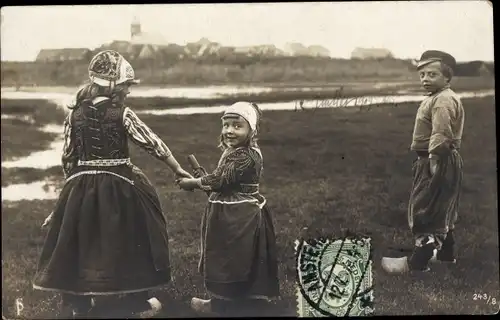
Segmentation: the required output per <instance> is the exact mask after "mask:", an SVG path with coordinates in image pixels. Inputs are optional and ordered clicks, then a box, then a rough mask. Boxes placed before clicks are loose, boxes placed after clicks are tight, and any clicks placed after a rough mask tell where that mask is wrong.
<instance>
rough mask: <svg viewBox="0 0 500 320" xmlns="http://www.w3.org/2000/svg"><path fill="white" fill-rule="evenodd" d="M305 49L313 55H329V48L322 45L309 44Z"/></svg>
mask: <svg viewBox="0 0 500 320" xmlns="http://www.w3.org/2000/svg"><path fill="white" fill-rule="evenodd" d="M307 51H308V52H309V55H311V56H313V57H329V56H330V50H328V49H327V48H325V47H323V46H318V45H315V46H309V47H308V48H307Z"/></svg>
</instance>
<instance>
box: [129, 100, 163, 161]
mask: <svg viewBox="0 0 500 320" xmlns="http://www.w3.org/2000/svg"><path fill="white" fill-rule="evenodd" d="M123 124H124V126H125V129H126V130H127V133H128V136H129V137H130V139H132V141H133V142H134V143H135V144H136V145H138V146H139V147H141V148H143V149H144V150H146V151H147V152H148V153H149V154H151V155H152V156H154V157H156V158H157V159H159V160H162V161H163V160H165V159H166V158H168V157H170V156H171V155H172V153H171V152H170V149H169V148H168V147H167V145H166V144H165V143H164V142H163V141H162V140H161V139H160V138H159V137H158V135H156V134H155V133H154V132H153V131H152V130H151V129H150V128H149V127H148V126H147V125H146V124H145V123H144V122H142V120H141V119H139V117H138V116H137V114H135V112H134V111H132V109H130V108H128V107H126V108H125V110H124V113H123Z"/></svg>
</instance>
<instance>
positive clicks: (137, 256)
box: [33, 51, 192, 316]
mask: <svg viewBox="0 0 500 320" xmlns="http://www.w3.org/2000/svg"><path fill="white" fill-rule="evenodd" d="M89 75H90V83H89V84H88V85H87V86H85V87H83V88H82V89H81V90H80V91H79V92H78V93H77V96H76V103H75V105H74V106H73V107H72V108H70V112H69V114H68V116H67V118H66V120H65V124H64V127H65V132H64V133H65V146H64V150H63V156H62V164H63V170H64V174H65V178H66V181H65V185H64V187H63V189H62V191H61V194H60V196H59V199H58V201H57V203H56V206H55V209H54V211H53V213H52V214H51V215H50V217H49V218H48V220H49V221H50V229H49V230H48V234H47V237H46V240H45V244H44V247H43V250H42V253H41V257H40V260H39V264H38V269H37V272H36V275H35V279H34V283H33V287H34V288H35V289H39V290H46V291H53V292H59V293H62V294H63V303H64V304H65V305H70V307H71V308H72V309H73V314H74V316H80V315H81V316H85V315H86V314H88V312H89V310H90V309H91V297H92V296H109V295H122V294H131V293H135V294H136V297H137V299H138V301H140V302H142V304H143V306H141V307H144V308H142V310H147V307H149V305H148V304H147V302H146V300H147V299H148V297H149V296H148V295H147V294H148V290H151V289H154V288H159V287H162V286H164V285H166V284H167V283H168V282H169V281H170V280H171V278H170V277H171V274H170V272H171V270H170V261H169V247H168V234H167V225H166V223H167V221H166V218H165V215H164V213H163V211H162V207H161V204H160V200H159V198H158V194H157V193H156V190H155V188H154V187H153V186H152V184H151V182H150V181H149V180H148V178H147V177H146V176H145V175H144V173H143V172H142V171H141V170H140V169H139V168H138V167H136V166H135V165H133V164H132V163H131V161H130V156H129V150H128V140H132V141H133V142H134V143H135V144H137V145H139V146H140V147H142V148H144V149H145V150H147V151H148V152H149V153H150V154H151V155H152V156H154V157H156V158H157V159H159V160H160V161H162V162H164V163H165V164H166V165H167V166H168V167H169V168H170V169H171V170H172V172H173V173H174V174H175V175H176V177H177V178H180V177H192V176H191V175H190V174H189V173H188V172H186V171H185V170H184V169H182V168H181V166H180V165H179V163H178V162H177V160H176V159H175V157H174V156H173V155H172V153H171V151H170V150H169V148H168V147H167V146H166V145H165V143H164V142H163V141H162V140H161V139H160V138H159V137H158V136H157V135H156V134H155V133H153V131H151V129H149V128H148V126H146V124H144V123H143V122H142V121H141V120H140V119H139V118H138V117H137V115H136V114H135V113H134V112H133V111H132V110H131V109H130V108H128V107H127V106H125V104H124V99H125V97H126V96H127V94H128V93H129V88H130V86H131V85H132V84H135V83H137V82H138V81H137V80H135V79H134V70H133V69H132V67H131V65H130V64H129V63H128V62H127V61H126V60H125V59H124V58H123V57H122V56H121V55H120V54H119V53H118V52H115V51H103V52H100V53H98V54H97V55H96V56H95V57H94V58H93V59H92V61H91V62H90V66H89ZM128 296H130V295H128ZM148 301H149V302H150V304H151V306H152V307H153V308H155V309H156V310H157V309H159V308H161V304H160V303H159V301H158V300H157V299H152V300H148ZM140 310H141V309H139V311H140Z"/></svg>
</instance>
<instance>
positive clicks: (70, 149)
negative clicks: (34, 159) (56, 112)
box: [61, 111, 76, 177]
mask: <svg viewBox="0 0 500 320" xmlns="http://www.w3.org/2000/svg"><path fill="white" fill-rule="evenodd" d="M71 114H72V111H70V113H69V114H68V116H67V117H66V119H65V120H64V146H63V154H62V159H61V160H62V161H61V162H62V167H63V173H64V177H67V176H68V174H69V172H70V171H71V169H73V167H74V166H75V165H76V153H75V144H74V141H73V140H72V135H71Z"/></svg>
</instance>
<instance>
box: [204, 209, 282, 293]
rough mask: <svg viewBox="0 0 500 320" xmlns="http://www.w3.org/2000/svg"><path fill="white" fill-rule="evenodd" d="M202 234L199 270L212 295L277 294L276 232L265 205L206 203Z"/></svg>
mask: <svg viewBox="0 0 500 320" xmlns="http://www.w3.org/2000/svg"><path fill="white" fill-rule="evenodd" d="M201 237H202V239H201V242H202V245H201V247H202V253H201V258H200V263H199V271H200V272H201V274H202V275H203V276H204V280H205V287H206V289H207V291H208V292H209V293H210V295H211V296H212V297H214V298H219V299H225V300H237V299H259V298H263V299H269V298H272V297H277V296H279V283H278V263H277V255H276V235H275V231H274V226H273V221H272V217H271V214H270V212H269V209H268V207H267V206H264V207H263V208H262V209H260V208H259V206H257V205H255V203H248V202H247V203H241V204H224V203H209V204H208V207H207V209H206V210H205V214H204V216H203V219H202V234H201Z"/></svg>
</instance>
